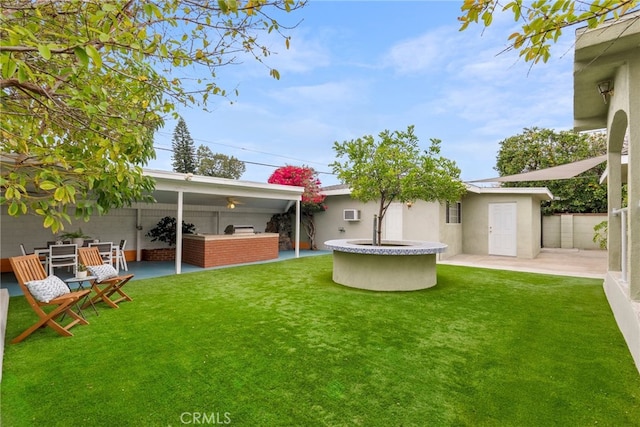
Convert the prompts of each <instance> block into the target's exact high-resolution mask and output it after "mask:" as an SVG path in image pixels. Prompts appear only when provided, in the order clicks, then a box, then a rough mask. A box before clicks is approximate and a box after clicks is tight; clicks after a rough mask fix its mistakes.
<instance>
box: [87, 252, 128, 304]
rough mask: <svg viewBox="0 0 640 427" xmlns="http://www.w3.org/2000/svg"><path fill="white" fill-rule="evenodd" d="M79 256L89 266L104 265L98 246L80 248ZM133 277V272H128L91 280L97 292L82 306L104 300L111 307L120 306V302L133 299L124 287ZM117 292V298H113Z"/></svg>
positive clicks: (92, 286)
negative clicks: (122, 274)
mask: <svg viewBox="0 0 640 427" xmlns="http://www.w3.org/2000/svg"><path fill="white" fill-rule="evenodd" d="M78 256H79V257H80V262H81V263H82V264H84V265H86V266H87V267H90V266H102V265H105V264H103V262H104V261H103V260H102V256H100V251H99V250H98V248H97V247H88V248H80V249H78ZM132 278H133V274H127V275H124V276H115V277H110V278H108V279H103V280H100V281H99V279H94V280H92V281H91V289H93V291H94V292H95V293H96V294H95V295H94V296H92V297H91V299H90V300H89V301H87V302H86V303H84V304H83V306H82V308H85V307H88V306H89V305H91V303H92V302H93V303H96V302H100V301H103V302H104V303H105V304H107V305H108V306H110V307H113V308H118V303H120V302H122V301H133V300H132V299H131V297H130V296H129V295H127V294H126V293H125V292H124V291H123V290H122V287H123V286H124V285H125V284H126V283H127V282H128V281H129V280H131V279H132ZM114 294H117V295H116V297H118V295H119V298H116V299H112V298H111V296H112V295H114Z"/></svg>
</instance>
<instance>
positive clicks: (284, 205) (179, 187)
mask: <svg viewBox="0 0 640 427" xmlns="http://www.w3.org/2000/svg"><path fill="white" fill-rule="evenodd" d="M144 174H145V175H146V176H149V177H151V178H153V179H154V180H155V183H156V185H155V190H154V192H153V194H152V195H153V197H154V198H155V199H156V202H157V204H158V205H165V206H174V207H175V208H176V222H177V224H182V218H183V209H184V206H185V205H191V206H200V207H203V208H205V209H206V208H207V207H210V208H212V209H214V208H215V209H221V208H226V207H227V205H228V203H229V201H228V200H229V198H233V200H234V201H237V202H238V203H239V204H240V203H241V206H242V209H250V210H256V211H263V212H267V211H269V212H274V211H277V212H280V213H284V212H287V211H288V210H289V209H290V208H291V207H292V206H294V205H295V207H296V221H295V256H296V258H297V257H299V256H300V252H299V250H300V249H299V248H300V202H301V200H302V193H303V192H304V188H303V187H294V186H289V185H279V184H268V183H259V182H250V181H239V180H234V179H227V178H217V177H208V176H199V175H193V174H190V173H186V174H185V173H176V172H167V171H158V170H150V169H145V170H144ZM181 258H182V228H181V227H178V228H177V236H176V274H180V272H181V264H180V260H181Z"/></svg>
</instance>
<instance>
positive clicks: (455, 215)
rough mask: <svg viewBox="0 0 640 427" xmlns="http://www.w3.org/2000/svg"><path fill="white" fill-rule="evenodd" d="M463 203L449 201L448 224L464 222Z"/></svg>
mask: <svg viewBox="0 0 640 427" xmlns="http://www.w3.org/2000/svg"><path fill="white" fill-rule="evenodd" d="M461 207H462V205H461V203H460V202H455V203H450V202H447V224H461V223H462V209H461Z"/></svg>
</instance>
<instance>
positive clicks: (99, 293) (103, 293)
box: [82, 283, 120, 308]
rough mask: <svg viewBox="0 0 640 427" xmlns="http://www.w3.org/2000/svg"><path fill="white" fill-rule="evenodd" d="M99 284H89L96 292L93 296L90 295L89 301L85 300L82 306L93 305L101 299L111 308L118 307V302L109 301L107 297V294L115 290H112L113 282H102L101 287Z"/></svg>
mask: <svg viewBox="0 0 640 427" xmlns="http://www.w3.org/2000/svg"><path fill="white" fill-rule="evenodd" d="M100 285H101V284H100V283H94V284H93V285H91V288H92V289H93V291H94V292H95V293H96V294H95V295H94V296H93V297H91V298H90V299H89V301H86V302H85V303H84V304H82V308H87V307H89V305H93V304H95V303H96V302H100V301H103V302H104V303H105V304H107V305H108V306H109V307H111V308H120V307H118V304H116V303H115V302H114V301H111V299H110V298H109V295H111V294H112V293H113V292H115V291H112V288H113V287H114V284H113V283H106V284H102V285H103V286H104V287H103V288H102V289H101V288H100Z"/></svg>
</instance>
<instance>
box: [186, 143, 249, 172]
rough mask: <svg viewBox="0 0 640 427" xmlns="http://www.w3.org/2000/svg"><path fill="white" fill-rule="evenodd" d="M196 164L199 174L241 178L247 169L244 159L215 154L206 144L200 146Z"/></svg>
mask: <svg viewBox="0 0 640 427" xmlns="http://www.w3.org/2000/svg"><path fill="white" fill-rule="evenodd" d="M196 165H197V166H196V173H197V174H198V175H204V176H216V177H219V178H229V179H239V178H240V177H241V176H242V174H243V173H244V171H245V170H246V166H245V164H244V162H243V161H242V160H238V159H237V158H235V157H233V156H227V155H225V154H221V153H216V154H213V152H212V151H211V149H210V148H209V147H207V146H205V145H201V146H199V147H198V151H197V152H196Z"/></svg>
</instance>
